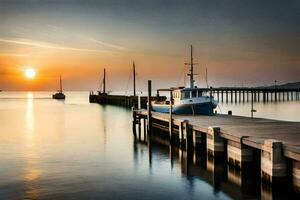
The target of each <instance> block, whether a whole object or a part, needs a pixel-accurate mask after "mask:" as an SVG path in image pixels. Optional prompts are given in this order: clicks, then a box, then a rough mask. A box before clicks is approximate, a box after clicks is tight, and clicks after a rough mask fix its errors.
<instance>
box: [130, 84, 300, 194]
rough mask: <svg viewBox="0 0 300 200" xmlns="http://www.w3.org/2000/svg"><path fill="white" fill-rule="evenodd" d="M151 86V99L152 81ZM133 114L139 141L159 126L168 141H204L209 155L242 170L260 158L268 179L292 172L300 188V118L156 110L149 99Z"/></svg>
mask: <svg viewBox="0 0 300 200" xmlns="http://www.w3.org/2000/svg"><path fill="white" fill-rule="evenodd" d="M148 89H149V91H150V92H149V96H148V101H149V100H150V97H151V81H148ZM170 110H171V111H172V106H171V105H170ZM132 114H133V122H132V127H133V134H134V137H135V138H137V139H139V140H141V138H144V140H145V142H149V139H148V138H151V135H152V134H153V133H154V131H153V129H159V130H162V131H163V132H164V133H165V134H164V138H165V139H166V140H167V141H168V142H169V143H170V145H174V144H177V145H178V146H179V147H180V148H182V149H184V150H186V151H197V149H199V148H198V147H199V146H200V147H202V149H203V148H204V149H206V152H207V155H208V156H210V157H213V158H214V159H217V158H226V160H227V162H228V163H229V164H230V165H231V166H234V167H235V168H237V169H240V170H241V171H243V169H244V168H246V167H247V166H251V165H252V164H253V163H259V167H260V176H261V179H262V180H263V181H264V182H266V183H270V184H274V183H277V182H281V183H282V182H283V181H285V180H287V178H288V177H291V178H292V182H293V186H294V188H295V189H296V191H298V192H299V191H300V122H287V121H278V120H270V119H263V118H249V117H240V116H232V115H219V114H216V115H215V116H193V115H174V114H172V112H170V113H169V114H168V113H157V112H153V111H152V109H151V103H149V104H147V110H145V109H134V108H133V110H132ZM142 130H143V133H142ZM142 136H143V137H142Z"/></svg>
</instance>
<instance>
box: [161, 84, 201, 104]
mask: <svg viewBox="0 0 300 200" xmlns="http://www.w3.org/2000/svg"><path fill="white" fill-rule="evenodd" d="M159 92H172V96H173V101H174V102H173V103H175V104H176V103H180V102H182V101H190V100H193V99H197V98H199V97H203V96H204V94H203V93H204V91H203V90H202V89H200V88H192V89H191V88H184V87H179V88H171V89H158V90H157V96H159ZM169 102H170V101H169V100H167V101H166V102H165V103H166V104H169Z"/></svg>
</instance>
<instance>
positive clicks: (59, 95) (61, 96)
mask: <svg viewBox="0 0 300 200" xmlns="http://www.w3.org/2000/svg"><path fill="white" fill-rule="evenodd" d="M59 86H60V88H59V90H58V92H57V93H55V94H53V95H52V98H53V99H65V98H66V96H65V94H64V93H63V91H62V80H61V76H60V77H59Z"/></svg>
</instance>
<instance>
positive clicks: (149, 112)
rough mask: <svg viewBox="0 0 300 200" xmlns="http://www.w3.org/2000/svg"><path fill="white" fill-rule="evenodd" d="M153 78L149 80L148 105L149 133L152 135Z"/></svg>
mask: <svg viewBox="0 0 300 200" xmlns="http://www.w3.org/2000/svg"><path fill="white" fill-rule="evenodd" d="M151 90H152V89H151V80H148V105H147V113H148V114H147V117H148V119H147V120H148V135H151V131H152V119H151V110H152V105H151Z"/></svg>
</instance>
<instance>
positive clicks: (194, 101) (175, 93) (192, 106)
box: [152, 46, 218, 115]
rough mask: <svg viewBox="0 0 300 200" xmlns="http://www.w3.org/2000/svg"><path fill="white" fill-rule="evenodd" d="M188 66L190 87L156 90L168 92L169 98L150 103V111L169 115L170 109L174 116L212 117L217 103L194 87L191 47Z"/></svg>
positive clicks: (210, 96)
mask: <svg viewBox="0 0 300 200" xmlns="http://www.w3.org/2000/svg"><path fill="white" fill-rule="evenodd" d="M186 64H187V65H189V66H190V70H189V73H188V74H187V75H188V76H189V77H190V87H178V88H170V89H158V90H157V95H158V96H159V92H167V91H168V92H170V98H169V99H167V100H165V101H154V102H152V110H153V111H155V112H162V113H169V112H170V109H172V113H174V114H193V115H213V113H214V109H215V108H216V107H217V105H218V102H217V101H216V100H214V98H213V97H212V95H209V96H208V95H207V94H206V92H204V91H203V90H201V88H197V87H196V86H194V83H195V80H194V75H195V74H194V65H195V63H193V47H192V46H191V60H190V63H186Z"/></svg>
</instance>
